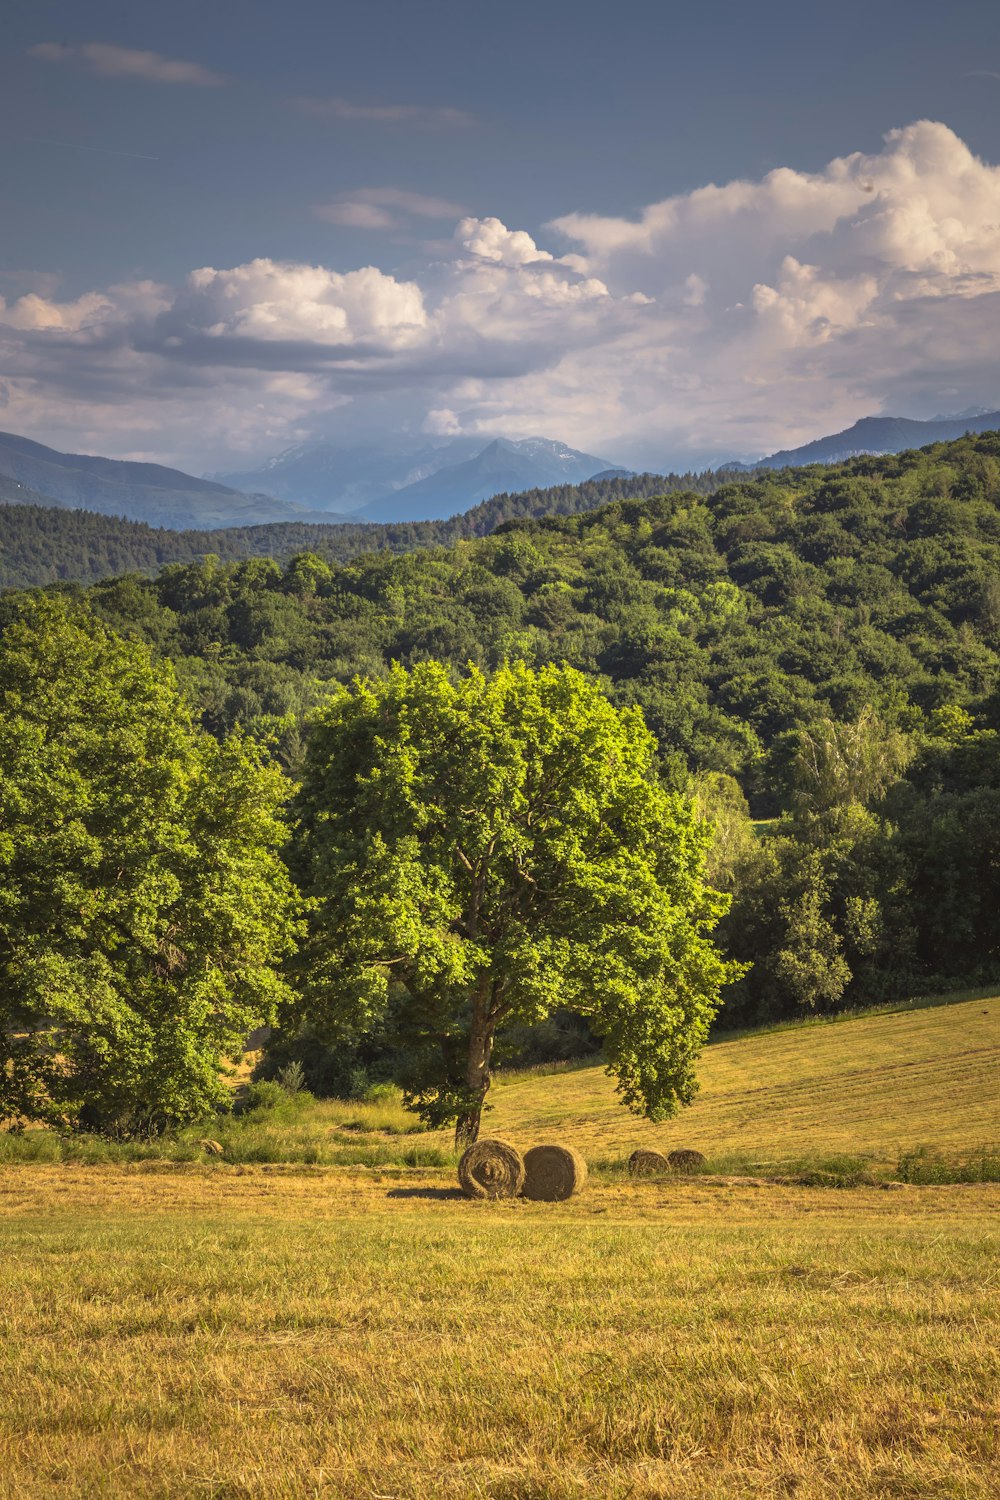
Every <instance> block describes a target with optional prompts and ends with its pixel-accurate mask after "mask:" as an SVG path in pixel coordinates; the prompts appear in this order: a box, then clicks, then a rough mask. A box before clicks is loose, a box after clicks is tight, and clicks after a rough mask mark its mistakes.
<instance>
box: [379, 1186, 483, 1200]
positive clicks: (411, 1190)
mask: <svg viewBox="0 0 1000 1500" xmlns="http://www.w3.org/2000/svg"><path fill="white" fill-rule="evenodd" d="M385 1196H386V1197H387V1198H436V1199H441V1198H462V1197H464V1194H463V1192H462V1189H461V1188H435V1187H400V1188H390V1189H389V1191H388V1192H387V1193H386V1195H385Z"/></svg>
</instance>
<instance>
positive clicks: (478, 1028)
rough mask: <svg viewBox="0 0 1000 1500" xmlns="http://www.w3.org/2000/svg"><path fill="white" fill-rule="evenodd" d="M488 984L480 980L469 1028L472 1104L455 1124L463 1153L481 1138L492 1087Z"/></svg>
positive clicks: (467, 1079) (468, 1076)
mask: <svg viewBox="0 0 1000 1500" xmlns="http://www.w3.org/2000/svg"><path fill="white" fill-rule="evenodd" d="M489 993H490V990H489V981H488V980H487V979H485V978H484V979H482V980H480V982H479V984H478V985H477V987H476V993H475V996H474V998H473V1005H472V1025H471V1026H470V1028H469V1055H468V1060H467V1063H466V1069H465V1084H466V1088H467V1089H468V1091H469V1102H468V1105H467V1106H466V1108H465V1109H464V1110H463V1111H462V1113H461V1114H460V1115H459V1116H458V1119H457V1120H456V1121H455V1148H456V1150H459V1151H462V1150H464V1149H465V1147H466V1146H471V1145H472V1143H473V1142H474V1141H476V1140H478V1138H479V1123H480V1120H481V1119H482V1114H483V1105H484V1103H485V1102H486V1094H487V1090H488V1089H489V1086H490V1054H491V1053H492V1051H493V1024H492V1023H491V1021H490V1019H489V1015H488V1008H489Z"/></svg>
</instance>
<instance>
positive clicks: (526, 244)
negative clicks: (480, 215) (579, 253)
mask: <svg viewBox="0 0 1000 1500" xmlns="http://www.w3.org/2000/svg"><path fill="white" fill-rule="evenodd" d="M455 238H456V240H457V241H458V242H459V244H460V245H461V246H462V247H463V248H464V249H466V250H468V252H469V254H470V255H475V256H477V257H478V258H479V259H480V260H491V261H495V262H496V263H497V265H501V266H527V265H531V264H532V263H534V262H537V261H540V260H554V259H555V257H554V256H553V255H551V254H550V253H549V251H548V250H539V248H538V246H537V245H536V244H535V242H534V240H533V239H532V238H531V235H530V234H525V232H524V230H523V229H508V228H507V226H506V224H501V222H500V220H499V219H463V220H462V222H461V224H459V226H458V228H457V229H456V230H455Z"/></svg>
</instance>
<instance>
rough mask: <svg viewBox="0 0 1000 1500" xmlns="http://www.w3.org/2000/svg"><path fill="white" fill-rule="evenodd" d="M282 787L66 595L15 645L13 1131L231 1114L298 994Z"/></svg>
mask: <svg viewBox="0 0 1000 1500" xmlns="http://www.w3.org/2000/svg"><path fill="white" fill-rule="evenodd" d="M284 795H285V793H284V787H283V782H282V778H281V776H280V775H279V773H278V772H277V771H275V770H273V769H272V768H270V767H268V766H267V765H266V764H265V763H264V761H263V758H262V755H261V752H260V750H259V749H257V748H255V747H254V746H252V745H250V744H249V743H248V742H246V741H245V740H243V739H241V738H240V737H239V736H236V737H234V738H231V739H230V740H228V741H227V742H226V743H225V744H222V745H220V744H219V743H218V742H217V741H215V740H213V739H212V738H211V737H210V736H208V735H207V734H206V733H204V732H203V731H196V730H195V729H194V728H193V727H192V724H191V721H190V718H189V715H188V712H187V709H186V708H185V706H184V704H183V702H182V700H181V698H180V696H179V694H178V692H177V688H176V686H175V684H174V679H173V670H172V668H171V667H170V666H169V665H164V664H154V662H153V661H152V659H151V657H150V655H149V652H148V651H147V650H146V649H145V648H144V647H142V646H139V645H136V644H134V643H131V642H126V641H123V640H122V639H120V638H119V637H117V636H115V635H114V634H112V633H111V632H110V631H109V630H107V629H106V628H105V627H103V626H102V625H100V624H99V623H97V622H96V621H95V620H94V619H92V618H91V617H89V616H88V615H86V614H85V613H83V612H82V611H80V610H79V609H77V608H75V607H74V606H72V605H68V604H66V603H65V602H63V601H61V600H59V599H45V598H41V597H39V598H28V599H27V600H25V601H23V602H22V603H21V604H20V606H19V608H18V610H17V612H16V613H15V614H14V616H13V618H12V619H9V620H8V622H7V624H6V626H5V628H4V630H3V633H2V635H0V1119H4V1118H6V1119H17V1118H22V1119H23V1118H28V1119H32V1120H42V1121H46V1122H48V1123H51V1124H54V1125H58V1126H61V1127H66V1128H90V1129H97V1130H101V1131H106V1132H113V1133H120V1134H134V1133H141V1132H148V1131H155V1130H159V1129H162V1128H164V1127H166V1126H169V1125H172V1124H174V1123H177V1122H179V1121H182V1120H185V1119H189V1118H192V1117H195V1116H197V1115H199V1114H202V1113H204V1112H205V1111H207V1110H208V1109H211V1108H212V1107H214V1106H216V1105H218V1104H220V1103H222V1102H223V1101H224V1100H225V1098H226V1090H225V1086H224V1083H223V1081H222V1079H221V1078H220V1066H221V1064H222V1062H223V1059H224V1058H226V1057H231V1056H234V1055H237V1054H238V1053H239V1052H240V1051H241V1050H242V1046H243V1042H244V1040H245V1037H246V1034H247V1032H248V1031H249V1030H250V1029H251V1028H252V1027H254V1026H256V1025H258V1024H259V1023H260V1022H261V1021H263V1020H266V1019H267V1018H269V1017H270V1016H271V1015H272V1014H273V1012H274V1010H275V1008H276V1006H277V1005H278V1003H279V1002H280V1001H282V1000H284V999H285V998H286V994H287V990H286V985H285V982H284V981H283V980H282V979H281V978H280V977H279V976H278V974H277V972H276V970H275V967H274V964H275V962H276V961H277V960H278V959H280V958H281V957H282V955H283V954H284V953H285V952H286V951H287V950H288V949H289V947H290V946H291V944H292V941H293V937H294V932H295V926H296V919H295V895H294V891H293V888H292V886H291V882H290V880H289V878H288V875H287V872H286V870H285V867H284V865H283V864H282V862H281V860H280V858H279V855H278V848H279V846H280V844H281V842H282V841H283V838H284V828H283V825H282V822H281V821H280V808H281V803H282V801H283V799H284Z"/></svg>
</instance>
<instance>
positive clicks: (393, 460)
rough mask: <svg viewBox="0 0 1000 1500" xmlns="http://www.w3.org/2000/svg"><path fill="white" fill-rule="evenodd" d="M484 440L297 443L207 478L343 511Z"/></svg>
mask: <svg viewBox="0 0 1000 1500" xmlns="http://www.w3.org/2000/svg"><path fill="white" fill-rule="evenodd" d="M487 441H488V439H486V438H483V437H473V438H465V437H458V438H432V439H426V438H425V439H422V440H421V441H419V442H417V443H413V442H407V441H406V440H405V439H402V440H401V439H388V440H387V441H385V442H382V443H378V444H373V443H368V444H358V445H356V446H354V447H349V448H341V447H338V446H337V445H336V444H335V443H326V442H315V443H299V444H297V445H296V446H295V447H293V448H285V449H284V450H283V451H282V452H281V453H277V454H275V456H274V457H273V458H269V459H266V460H265V461H264V463H262V464H259V465H258V466H257V467H256V468H255V469H244V470H241V471H239V472H235V473H224V474H212V475H210V476H209V477H210V478H212V479H215V480H219V481H221V482H222V483H223V484H231V485H234V486H235V487H236V488H237V489H240V490H248V491H251V492H252V491H255V490H263V491H265V493H266V494H268V495H277V496H278V497H279V498H280V499H282V500H291V501H293V502H294V503H295V504H296V505H308V506H311V507H313V508H314V509H316V510H321V511H324V510H337V511H339V512H342V513H343V512H348V513H349V512H352V511H356V510H360V509H361V507H362V506H363V505H367V504H369V502H370V501H372V500H382V499H384V498H385V497H386V496H387V495H391V494H392V493H393V492H394V491H395V490H400V489H403V488H404V487H405V486H406V485H408V484H415V483H417V481H418V480H421V479H426V477H427V476H428V474H434V473H436V472H437V470H438V469H445V468H448V467H449V466H450V465H452V464H458V463H463V462H464V461H465V459H467V458H473V457H474V456H475V455H476V454H477V453H478V452H479V451H480V449H481V448H483V446H484V445H485V443H486V442H487Z"/></svg>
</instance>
